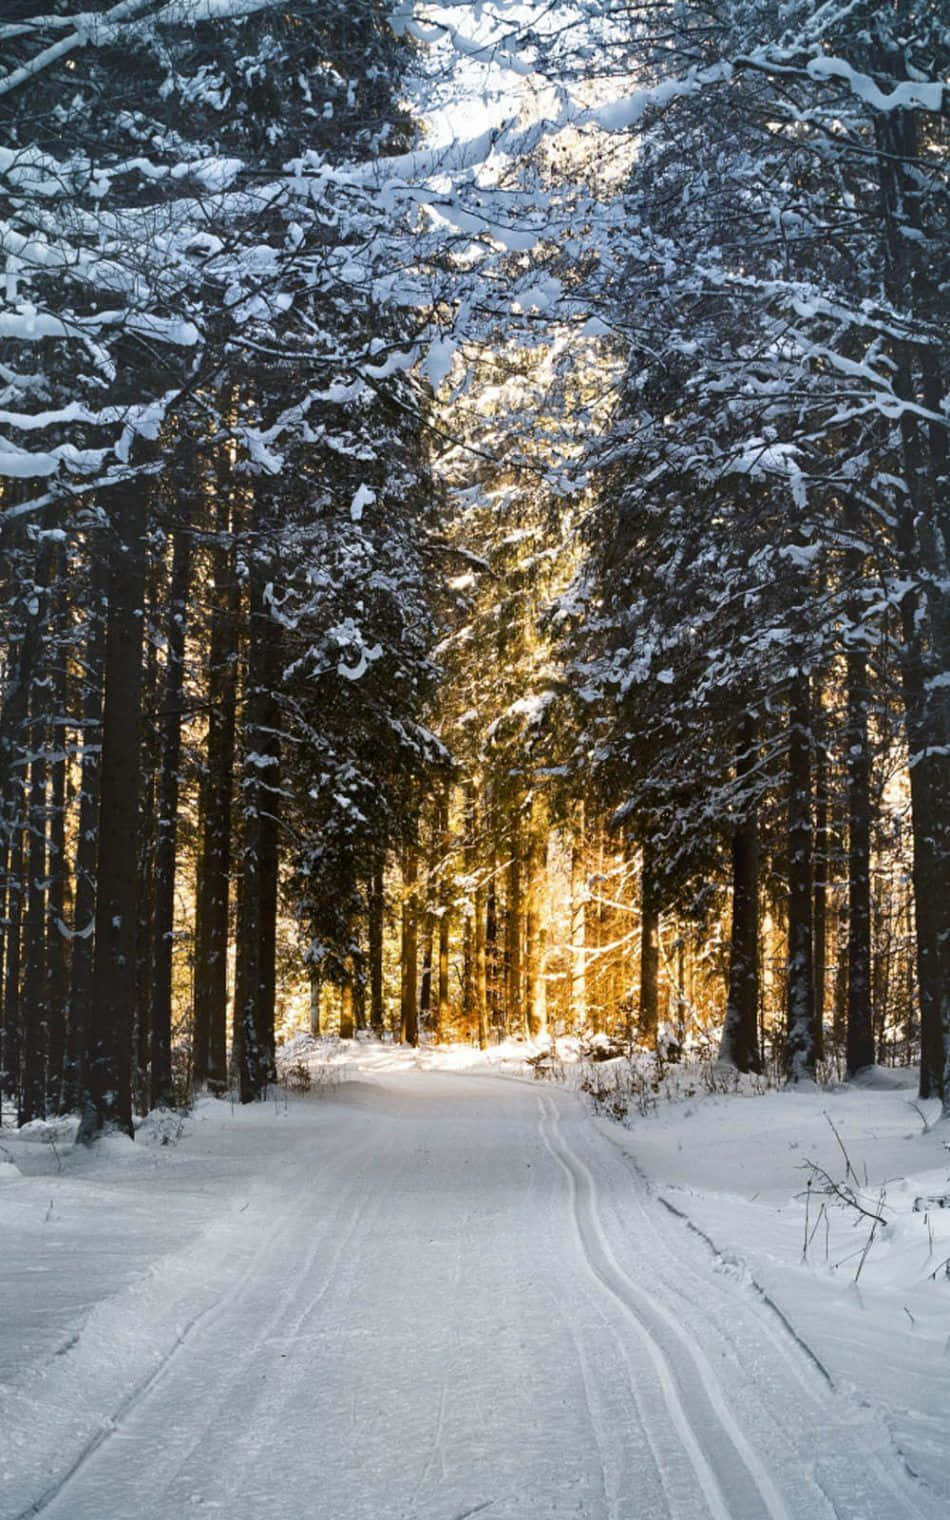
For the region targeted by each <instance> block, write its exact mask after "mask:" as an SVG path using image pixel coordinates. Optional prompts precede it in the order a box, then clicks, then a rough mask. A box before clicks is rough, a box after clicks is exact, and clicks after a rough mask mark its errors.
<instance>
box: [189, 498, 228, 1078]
mask: <svg viewBox="0 0 950 1520" xmlns="http://www.w3.org/2000/svg"><path fill="white" fill-rule="evenodd" d="M216 529H217V533H216V541H215V543H214V545H213V547H212V554H211V633H210V647H209V675H208V706H209V717H208V744H207V752H206V759H205V774H204V777H203V782H202V787H201V807H200V825H199V828H200V844H199V859H198V881H197V893H198V905H197V912H196V915H195V1047H194V1070H195V1081H196V1082H198V1083H201V1082H207V1085H208V1088H209V1089H210V1091H212V1092H217V1093H221V1092H224V1091H225V1090H226V1089H227V1085H228V1065H227V1022H228V927H229V910H230V892H231V809H232V793H233V787H234V733H235V709H236V698H237V634H238V605H239V598H238V586H237V574H236V566H235V556H234V548H233V544H232V542H231V518H230V501H229V492H228V490H227V489H225V488H224V487H222V490H221V494H220V496H219V505H218V516H217V522H216Z"/></svg>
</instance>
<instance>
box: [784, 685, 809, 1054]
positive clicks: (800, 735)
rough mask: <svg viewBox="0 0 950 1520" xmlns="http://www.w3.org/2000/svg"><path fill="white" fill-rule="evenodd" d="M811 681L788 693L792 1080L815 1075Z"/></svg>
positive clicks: (789, 1047) (788, 1050)
mask: <svg viewBox="0 0 950 1520" xmlns="http://www.w3.org/2000/svg"><path fill="white" fill-rule="evenodd" d="M811 717H812V715H811V682H810V680H809V677H808V673H807V672H806V671H805V670H803V669H801V668H800V669H799V670H798V671H797V672H796V674H795V675H794V676H793V678H792V682H791V689H790V693H789V749H788V815H787V840H788V976H787V994H786V996H787V1002H786V1056H785V1064H786V1070H787V1073H788V1076H789V1078H790V1080H791V1081H793V1082H798V1081H801V1080H803V1079H813V1078H814V1075H815V1060H816V1044H815V973H814V962H813V956H812V852H813V834H812V817H811V783H812V759H811V754H812V733H811Z"/></svg>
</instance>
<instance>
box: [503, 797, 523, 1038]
mask: <svg viewBox="0 0 950 1520" xmlns="http://www.w3.org/2000/svg"><path fill="white" fill-rule="evenodd" d="M522 848H523V838H522V825H521V814H520V812H519V811H518V809H517V807H516V808H515V809H514V812H513V814H512V819H511V836H510V854H509V858H508V871H507V877H508V902H507V905H506V907H507V911H506V916H505V948H506V950H507V959H508V998H507V1002H508V1009H507V1015H508V1017H507V1028H508V1033H509V1034H516V1035H524V1036H525V1037H526V1036H527V1034H528V1020H527V1010H526V1008H525V997H524V960H523V954H522V946H523V943H524V940H523V936H524V886H523V872H524V862H523V861H522Z"/></svg>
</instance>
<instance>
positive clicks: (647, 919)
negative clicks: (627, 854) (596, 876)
mask: <svg viewBox="0 0 950 1520" xmlns="http://www.w3.org/2000/svg"><path fill="white" fill-rule="evenodd" d="M659 975H660V913H659V906H658V902H657V892H656V877H655V872H654V867H653V846H652V843H651V841H650V840H649V839H644V841H643V845H642V855H641V865H640V1038H641V1039H642V1040H644V1041H645V1042H646V1043H647V1044H648V1045H653V1046H655V1045H656V1040H657V1034H658V1032H659V1018H660V1001H659Z"/></svg>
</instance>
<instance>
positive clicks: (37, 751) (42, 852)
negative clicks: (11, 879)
mask: <svg viewBox="0 0 950 1520" xmlns="http://www.w3.org/2000/svg"><path fill="white" fill-rule="evenodd" d="M45 704H46V690H45V682H44V683H34V687H33V694H32V699H31V708H32V718H33V721H32V723H31V749H32V759H31V761H30V790H29V802H28V807H27V841H28V842H27V851H26V911H25V914H24V933H23V1004H22V1007H23V1084H22V1091H21V1096H20V1123H21V1124H29V1123H30V1121H31V1120H33V1119H45V1118H46V1089H47V1055H48V1041H49V1016H48V1009H47V995H48V991H49V988H48V984H47V979H46V929H47V923H46V892H47V887H46V833H47V823H48V819H47V804H46V782H47V773H48V766H47V737H46V733H47V731H46V722H45V718H46V706H45Z"/></svg>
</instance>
